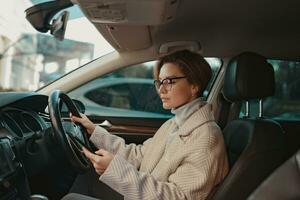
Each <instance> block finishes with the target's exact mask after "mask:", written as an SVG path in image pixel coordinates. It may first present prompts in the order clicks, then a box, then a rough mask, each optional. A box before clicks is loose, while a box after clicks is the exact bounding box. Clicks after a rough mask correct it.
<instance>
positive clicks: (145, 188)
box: [100, 141, 228, 200]
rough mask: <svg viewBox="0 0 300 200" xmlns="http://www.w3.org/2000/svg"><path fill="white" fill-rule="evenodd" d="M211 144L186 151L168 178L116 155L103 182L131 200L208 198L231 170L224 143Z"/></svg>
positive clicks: (104, 175) (101, 178) (101, 179)
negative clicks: (148, 172) (140, 169)
mask: <svg viewBox="0 0 300 200" xmlns="http://www.w3.org/2000/svg"><path fill="white" fill-rule="evenodd" d="M209 143H210V144H211V145H209V147H208V148H205V149H194V150H193V151H190V152H189V153H188V154H186V157H185V158H184V159H183V160H182V162H181V163H180V164H179V166H176V167H175V168H176V170H175V171H174V172H173V173H172V174H170V176H169V177H168V180H167V181H159V180H157V179H155V178H154V177H153V176H152V175H151V174H146V173H144V172H140V171H137V169H136V168H135V167H133V166H132V165H131V164H130V163H128V162H127V161H126V160H125V159H124V158H122V156H120V155H115V157H114V159H113V160H112V162H111V163H110V165H109V166H108V168H107V169H106V171H105V172H104V173H103V174H102V175H101V176H100V181H102V182H104V183H106V184H107V185H109V186H110V187H112V188H114V189H115V190H116V191H117V192H119V193H120V194H122V195H124V197H125V199H130V200H135V199H136V200H138V199H147V200H151V199H153V200H154V199H190V200H192V199H197V200H201V199H206V198H207V196H208V194H209V192H210V191H211V190H212V189H213V187H214V186H215V185H216V184H217V183H218V182H220V181H221V180H222V178H223V177H224V176H225V173H226V172H227V170H228V169H227V165H226V155H225V153H224V151H223V150H224V149H223V148H222V144H221V146H220V144H217V143H219V142H218V141H210V142H209ZM197 148H198V147H197Z"/></svg>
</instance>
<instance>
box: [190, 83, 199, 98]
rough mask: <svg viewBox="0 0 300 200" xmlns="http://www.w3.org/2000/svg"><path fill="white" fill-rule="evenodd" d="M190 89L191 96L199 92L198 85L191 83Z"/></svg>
mask: <svg viewBox="0 0 300 200" xmlns="http://www.w3.org/2000/svg"><path fill="white" fill-rule="evenodd" d="M191 91H192V96H197V94H198V93H199V86H198V85H194V84H193V85H192V88H191Z"/></svg>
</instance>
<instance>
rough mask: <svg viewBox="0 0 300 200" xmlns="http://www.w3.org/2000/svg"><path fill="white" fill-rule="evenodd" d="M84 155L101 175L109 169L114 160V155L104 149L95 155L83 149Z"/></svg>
mask: <svg viewBox="0 0 300 200" xmlns="http://www.w3.org/2000/svg"><path fill="white" fill-rule="evenodd" d="M83 153H84V154H85V156H86V157H87V158H88V159H89V160H90V161H91V162H92V164H93V166H94V168H95V171H96V172H97V174H99V175H101V174H103V173H104V171H105V170H106V169H107V167H108V165H109V164H110V162H111V161H112V159H113V158H114V155H113V154H111V153H109V152H108V151H105V150H103V149H99V150H98V151H96V152H95V153H92V152H90V151H89V150H87V149H86V148H84V147H83Z"/></svg>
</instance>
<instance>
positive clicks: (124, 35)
mask: <svg viewBox="0 0 300 200" xmlns="http://www.w3.org/2000/svg"><path fill="white" fill-rule="evenodd" d="M94 25H95V26H96V28H97V29H98V30H99V31H100V32H101V34H102V36H103V37H104V38H105V39H106V40H107V41H109V43H110V44H111V45H112V46H113V47H114V48H115V49H117V50H118V51H132V50H140V49H145V48H148V47H149V46H151V44H152V43H151V38H150V31H149V27H148V26H131V25H108V24H100V23H96V24H94Z"/></svg>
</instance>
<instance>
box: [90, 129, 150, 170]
mask: <svg viewBox="0 0 300 200" xmlns="http://www.w3.org/2000/svg"><path fill="white" fill-rule="evenodd" d="M90 141H91V142H92V143H93V144H94V145H95V146H96V147H97V148H98V149H104V150H106V151H109V152H111V153H113V154H120V155H121V156H122V157H123V158H124V159H126V160H127V161H128V162H130V163H131V164H132V165H134V166H135V167H136V168H139V166H140V164H141V161H142V158H143V156H144V153H145V149H146V148H147V147H148V146H150V145H151V143H152V138H149V139H148V140H146V141H145V142H144V143H143V144H142V145H141V144H139V145H136V144H128V145H126V144H125V140H124V139H123V138H121V137H118V136H116V135H112V134H110V133H109V132H108V131H107V130H106V129H104V128H102V127H100V126H97V127H96V129H95V131H94V133H93V134H92V136H91V137H90Z"/></svg>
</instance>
